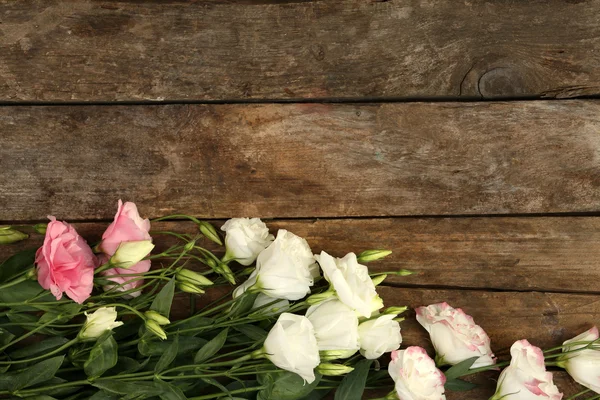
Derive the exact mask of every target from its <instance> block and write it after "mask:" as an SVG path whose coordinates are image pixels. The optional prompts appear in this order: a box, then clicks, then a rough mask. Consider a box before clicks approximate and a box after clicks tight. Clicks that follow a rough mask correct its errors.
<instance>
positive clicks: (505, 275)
mask: <svg viewBox="0 0 600 400" xmlns="http://www.w3.org/2000/svg"><path fill="white" fill-rule="evenodd" d="M140 210H141V212H142V214H143V212H144V208H143V207H141V208H140ZM267 224H268V226H269V228H270V229H271V231H272V232H273V233H275V232H276V230H277V229H281V228H283V229H287V230H289V231H290V232H294V233H295V234H297V235H300V236H302V237H305V238H306V239H307V240H308V243H309V244H310V246H311V248H312V250H313V252H315V253H319V252H320V251H321V250H325V251H327V252H329V253H330V254H332V255H335V256H338V257H341V256H343V255H344V254H346V253H348V252H350V251H353V252H356V253H359V252H361V251H363V250H366V249H375V248H385V249H390V250H392V251H393V254H392V255H391V256H389V257H388V258H386V259H385V260H381V261H378V262H373V263H370V264H369V268H370V269H371V270H372V271H373V272H383V271H393V270H398V269H401V268H405V269H410V270H413V271H415V272H416V274H415V275H412V276H408V277H394V276H389V277H388V279H387V280H386V282H389V283H393V284H395V285H401V286H406V287H412V286H419V287H454V288H456V287H461V288H472V289H491V290H494V289H496V290H518V291H533V290H540V291H557V292H588V293H592V292H593V293H598V292H599V289H598V285H597V282H598V280H600V270H599V269H598V265H599V264H600V246H599V243H600V218H584V217H573V218H571V217H569V218H566V217H561V218H444V219H413V218H397V219H387V218H384V219H364V220H363V219H360V220H314V221H313V220H291V221H290V220H277V221H267ZM74 225H75V227H76V228H77V230H78V231H79V232H80V234H81V235H82V236H83V237H84V238H86V239H87V240H88V241H89V243H96V242H97V241H99V240H100V238H101V235H102V232H103V231H104V229H106V226H107V225H108V223H75V224H74ZM221 225H222V221H215V226H217V227H220V226H221ZM153 229H154V230H156V231H164V230H170V231H174V232H186V233H194V232H196V228H195V225H194V224H192V223H184V222H168V223H166V222H162V223H155V224H154V225H153ZM42 239H43V238H42V237H41V236H40V235H32V237H31V239H29V240H27V241H24V242H21V243H20V244H18V245H13V246H0V260H3V259H6V258H7V257H8V256H9V255H11V254H14V253H15V252H17V251H18V250H20V249H24V248H31V247H37V246H39V245H41V243H42ZM165 240H166V241H165ZM155 241H156V243H157V245H158V248H157V251H159V250H160V249H163V248H166V247H167V243H170V242H169V241H168V239H165V237H164V236H155ZM204 242H205V246H206V247H209V248H211V249H214V250H215V251H216V252H219V249H218V248H217V247H216V246H213V245H212V244H211V243H210V242H208V241H206V240H205V241H204ZM206 242H208V243H206ZM220 253H222V250H221V251H220ZM398 290H400V291H401V290H402V289H398ZM465 293H469V292H465Z"/></svg>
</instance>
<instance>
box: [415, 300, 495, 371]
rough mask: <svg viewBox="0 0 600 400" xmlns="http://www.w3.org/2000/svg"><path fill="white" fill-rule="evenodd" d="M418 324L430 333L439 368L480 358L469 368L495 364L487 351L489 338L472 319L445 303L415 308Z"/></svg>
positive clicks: (490, 353)
mask: <svg viewBox="0 0 600 400" xmlns="http://www.w3.org/2000/svg"><path fill="white" fill-rule="evenodd" d="M416 312H417V321H418V322H419V323H420V324H421V325H422V326H423V328H425V329H426V330H427V332H429V336H430V338H431V341H432V343H433V347H435V351H436V353H437V356H436V361H437V363H438V365H445V364H450V365H455V364H458V363H459V362H461V361H464V360H467V359H469V358H473V357H479V359H477V361H475V363H474V364H473V366H472V367H471V368H479V367H485V366H488V365H492V364H494V363H495V362H496V359H495V358H494V353H492V349H491V348H490V338H489V337H488V335H487V334H486V333H485V331H484V330H483V329H482V328H481V327H480V326H479V325H477V324H475V322H474V321H473V318H472V317H471V316H469V315H467V314H465V312H464V311H463V310H461V309H460V308H457V309H455V308H452V307H451V306H450V305H448V303H445V302H444V303H439V304H432V305H430V306H427V307H418V308H417V309H416Z"/></svg>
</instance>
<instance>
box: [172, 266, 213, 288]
mask: <svg viewBox="0 0 600 400" xmlns="http://www.w3.org/2000/svg"><path fill="white" fill-rule="evenodd" d="M175 278H176V279H177V280H178V281H179V282H185V283H190V284H192V285H198V286H210V285H212V284H213V281H211V280H210V279H208V278H207V277H205V276H204V275H202V274H201V273H199V272H196V271H192V270H189V269H186V268H184V269H182V270H180V271H179V272H177V275H176V276H175Z"/></svg>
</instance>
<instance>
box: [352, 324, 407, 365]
mask: <svg viewBox="0 0 600 400" xmlns="http://www.w3.org/2000/svg"><path fill="white" fill-rule="evenodd" d="M394 318H396V315H395V314H385V315H381V316H379V317H377V318H374V319H370V320H368V321H365V322H363V323H362V324H360V325H359V326H358V335H359V337H360V353H361V354H362V355H363V356H364V357H365V358H368V359H371V360H374V359H376V358H379V357H381V356H382V355H383V353H388V352H390V351H393V350H398V349H399V348H400V344H401V343H402V335H401V334H400V323H399V322H398V321H394Z"/></svg>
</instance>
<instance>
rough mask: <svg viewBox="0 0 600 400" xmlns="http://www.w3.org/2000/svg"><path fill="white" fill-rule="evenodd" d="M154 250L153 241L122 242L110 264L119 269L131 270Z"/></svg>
mask: <svg viewBox="0 0 600 400" xmlns="http://www.w3.org/2000/svg"><path fill="white" fill-rule="evenodd" d="M153 248H154V245H153V244H152V240H138V241H133V242H121V244H120V245H119V247H117V251H116V252H115V254H113V256H112V257H111V258H110V263H111V264H112V265H114V266H116V267H118V268H129V267H131V266H133V265H135V264H137V263H139V262H140V261H142V260H143V259H144V257H146V256H147V255H148V254H150V252H151V251H152V249H153Z"/></svg>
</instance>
